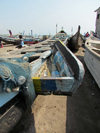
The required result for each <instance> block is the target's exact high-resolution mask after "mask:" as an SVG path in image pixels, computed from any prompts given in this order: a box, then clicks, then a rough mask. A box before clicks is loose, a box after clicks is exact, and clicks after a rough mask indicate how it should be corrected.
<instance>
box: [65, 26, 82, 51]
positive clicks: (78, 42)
mask: <svg viewBox="0 0 100 133" xmlns="http://www.w3.org/2000/svg"><path fill="white" fill-rule="evenodd" d="M82 43H83V38H82V35H81V34H80V26H78V31H77V32H76V33H75V34H74V35H73V36H71V37H70V38H68V39H67V41H66V46H67V47H68V48H69V49H70V50H71V51H73V50H78V49H79V47H80V46H82Z"/></svg>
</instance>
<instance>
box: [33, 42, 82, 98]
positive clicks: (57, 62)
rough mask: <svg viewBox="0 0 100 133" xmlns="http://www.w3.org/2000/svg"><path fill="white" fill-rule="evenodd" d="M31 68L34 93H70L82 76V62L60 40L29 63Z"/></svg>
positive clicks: (77, 85)
mask: <svg viewBox="0 0 100 133" xmlns="http://www.w3.org/2000/svg"><path fill="white" fill-rule="evenodd" d="M31 68H32V73H31V77H32V79H33V84H34V88H35V92H36V94H55V95H72V94H73V93H74V92H75V90H76V89H77V88H78V87H79V86H80V84H81V82H82V80H83V77H84V68H83V65H82V63H81V62H80V61H79V60H78V59H77V57H76V56H75V55H74V54H73V53H72V52H71V51H70V50H69V49H68V48H67V47H66V46H65V45H64V44H63V43H62V42H61V41H57V42H55V43H54V46H53V48H52V50H51V51H46V52H44V53H43V55H41V56H40V58H39V59H38V60H36V61H34V62H33V63H31Z"/></svg>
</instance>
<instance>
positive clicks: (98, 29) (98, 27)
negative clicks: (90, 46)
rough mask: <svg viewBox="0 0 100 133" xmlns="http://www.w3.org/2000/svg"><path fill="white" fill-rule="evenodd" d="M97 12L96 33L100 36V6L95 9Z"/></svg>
mask: <svg viewBox="0 0 100 133" xmlns="http://www.w3.org/2000/svg"><path fill="white" fill-rule="evenodd" d="M95 12H97V16H96V29H95V33H96V34H97V37H99V38H100V7H99V8H98V9H97V10H95Z"/></svg>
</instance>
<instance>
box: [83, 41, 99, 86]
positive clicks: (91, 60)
mask: <svg viewBox="0 0 100 133" xmlns="http://www.w3.org/2000/svg"><path fill="white" fill-rule="evenodd" d="M85 47H86V50H85V56H84V61H85V63H86V66H87V67H88V69H89V71H90V73H91V74H92V76H93V78H94V79H95V81H96V83H97V85H98V86H99V88H100V49H98V48H96V47H100V44H99V43H98V44H97V43H96V42H95V41H92V40H90V41H87V42H86V44H85Z"/></svg>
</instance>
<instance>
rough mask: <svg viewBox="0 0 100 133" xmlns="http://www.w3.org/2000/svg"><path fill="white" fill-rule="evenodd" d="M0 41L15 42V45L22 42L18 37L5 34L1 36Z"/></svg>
mask: <svg viewBox="0 0 100 133" xmlns="http://www.w3.org/2000/svg"><path fill="white" fill-rule="evenodd" d="M0 41H3V42H5V43H7V44H14V45H18V44H19V42H20V40H19V39H18V38H12V37H5V36H0Z"/></svg>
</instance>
